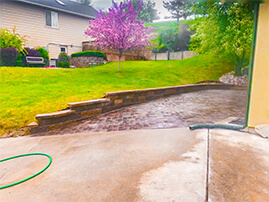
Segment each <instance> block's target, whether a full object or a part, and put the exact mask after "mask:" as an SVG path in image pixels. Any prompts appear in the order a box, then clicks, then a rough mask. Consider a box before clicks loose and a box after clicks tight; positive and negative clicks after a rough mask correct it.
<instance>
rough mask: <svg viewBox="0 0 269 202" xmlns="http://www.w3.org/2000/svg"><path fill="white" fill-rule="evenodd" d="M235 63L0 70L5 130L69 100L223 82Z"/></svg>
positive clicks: (210, 60) (205, 59)
mask: <svg viewBox="0 0 269 202" xmlns="http://www.w3.org/2000/svg"><path fill="white" fill-rule="evenodd" d="M232 69H233V66H232V65H231V64H229V63H225V62H222V61H221V60H218V59H216V58H214V57H212V56H208V55H200V56H196V57H193V58H190V59H185V60H182V61H126V62H121V71H120V72H118V71H117V63H116V62H111V63H109V64H106V65H103V66H97V67H93V68H81V69H41V68H17V67H1V68H0V76H1V77H0V79H1V83H0V85H1V86H0V94H1V97H0V104H1V105H0V107H1V115H0V120H1V122H0V128H1V134H0V135H3V134H4V133H7V132H8V131H9V130H14V129H19V128H20V127H23V126H25V125H27V124H28V123H30V122H32V121H34V120H35V115H36V114H39V113H49V112H54V111H57V110H61V109H64V108H66V106H67V102H75V101H82V100H89V99H93V98H100V97H102V96H103V93H104V92H109V91H118V90H130V89H144V88H154V87H164V86H173V85H182V84H193V83H197V82H199V81H202V80H218V79H219V77H220V76H221V75H223V74H225V73H227V72H230V71H231V70H232Z"/></svg>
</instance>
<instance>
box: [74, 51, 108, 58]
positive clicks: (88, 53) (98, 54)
mask: <svg viewBox="0 0 269 202" xmlns="http://www.w3.org/2000/svg"><path fill="white" fill-rule="evenodd" d="M82 56H96V57H102V58H104V59H106V55H105V54H104V53H103V52H100V51H83V52H78V53H73V54H72V55H71V57H82Z"/></svg>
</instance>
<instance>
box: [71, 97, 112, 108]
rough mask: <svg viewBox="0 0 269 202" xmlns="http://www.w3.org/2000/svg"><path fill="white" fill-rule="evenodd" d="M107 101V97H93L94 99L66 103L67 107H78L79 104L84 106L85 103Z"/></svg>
mask: <svg viewBox="0 0 269 202" xmlns="http://www.w3.org/2000/svg"><path fill="white" fill-rule="evenodd" d="M108 101H109V99H108V98H101V99H95V100H86V101H81V102H72V103H67V105H68V107H80V106H85V105H91V104H99V103H104V102H108Z"/></svg>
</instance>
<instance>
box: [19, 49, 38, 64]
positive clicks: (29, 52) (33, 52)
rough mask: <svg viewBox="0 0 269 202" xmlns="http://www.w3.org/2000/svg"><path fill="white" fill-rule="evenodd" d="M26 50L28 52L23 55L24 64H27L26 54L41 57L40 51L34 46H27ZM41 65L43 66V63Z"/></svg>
mask: <svg viewBox="0 0 269 202" xmlns="http://www.w3.org/2000/svg"><path fill="white" fill-rule="evenodd" d="M25 51H26V52H27V54H26V55H23V56H22V65H23V66H27V63H26V56H33V57H40V53H39V52H38V51H37V50H36V49H34V48H28V47H27V48H25ZM41 66H43V65H41Z"/></svg>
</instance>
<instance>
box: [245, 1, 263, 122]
mask: <svg viewBox="0 0 269 202" xmlns="http://www.w3.org/2000/svg"><path fill="white" fill-rule="evenodd" d="M259 8H260V4H259V3H255V8H254V29H253V41H252V48H251V59H250V60H251V61H250V68H249V70H248V78H249V83H248V102H247V113H246V122H245V127H247V126H248V120H249V108H250V98H251V87H252V78H253V66H254V59H255V48H256V39H257V27H258V16H259Z"/></svg>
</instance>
